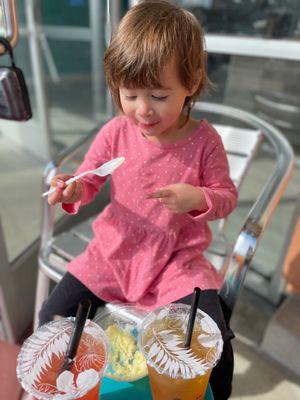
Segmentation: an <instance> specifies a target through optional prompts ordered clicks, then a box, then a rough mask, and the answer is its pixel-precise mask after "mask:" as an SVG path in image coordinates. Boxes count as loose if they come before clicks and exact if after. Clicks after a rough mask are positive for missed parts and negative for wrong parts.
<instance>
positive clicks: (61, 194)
mask: <svg viewBox="0 0 300 400" xmlns="http://www.w3.org/2000/svg"><path fill="white" fill-rule="evenodd" d="M70 178H72V175H67V174H59V175H56V176H55V177H54V178H53V179H52V180H51V186H50V189H52V188H53V187H54V188H55V189H56V190H55V192H54V193H50V194H49V196H48V203H49V204H50V206H53V205H55V204H57V203H75V202H76V201H79V200H81V199H82V197H83V184H82V183H81V182H80V181H76V182H73V183H70V184H69V185H67V186H66V184H65V182H66V181H67V180H68V179H70Z"/></svg>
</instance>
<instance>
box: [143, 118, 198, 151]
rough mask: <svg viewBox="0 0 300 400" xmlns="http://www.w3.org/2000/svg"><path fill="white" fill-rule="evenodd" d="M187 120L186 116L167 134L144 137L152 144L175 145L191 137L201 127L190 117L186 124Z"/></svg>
mask: <svg viewBox="0 0 300 400" xmlns="http://www.w3.org/2000/svg"><path fill="white" fill-rule="evenodd" d="M185 119H186V116H182V117H180V118H179V119H178V121H177V123H176V125H175V126H174V127H173V128H171V129H170V130H169V131H167V132H162V133H161V134H160V135H158V136H147V135H144V136H145V137H146V139H148V140H150V141H151V142H157V143H162V144H168V143H175V142H177V141H179V140H181V139H184V138H186V137H188V136H190V135H191V134H192V133H193V132H194V131H195V129H196V128H197V127H198V126H199V121H197V120H195V119H192V118H190V117H189V118H188V120H187V122H186V123H184V122H185Z"/></svg>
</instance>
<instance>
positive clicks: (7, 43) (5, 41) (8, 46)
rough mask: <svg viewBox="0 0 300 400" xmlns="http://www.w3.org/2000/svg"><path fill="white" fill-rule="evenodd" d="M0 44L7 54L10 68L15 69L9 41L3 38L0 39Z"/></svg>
mask: <svg viewBox="0 0 300 400" xmlns="http://www.w3.org/2000/svg"><path fill="white" fill-rule="evenodd" d="M0 43H1V44H2V45H3V46H4V48H5V50H6V51H5V52H8V53H9V57H10V59H11V65H12V67H15V66H16V65H15V60H14V54H13V51H12V48H11V45H10V43H9V41H8V40H7V39H5V38H3V37H0Z"/></svg>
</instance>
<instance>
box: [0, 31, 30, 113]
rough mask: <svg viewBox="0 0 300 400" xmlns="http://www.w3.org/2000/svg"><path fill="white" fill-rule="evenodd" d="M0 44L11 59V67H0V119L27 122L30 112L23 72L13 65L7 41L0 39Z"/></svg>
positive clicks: (11, 53) (12, 57)
mask: <svg viewBox="0 0 300 400" xmlns="http://www.w3.org/2000/svg"><path fill="white" fill-rule="evenodd" d="M0 43H1V44H2V45H3V46H4V48H5V50H6V52H8V54H9V56H10V59H11V66H2V65H1V66H0V118H3V119H9V120H13V121H27V120H28V119H30V118H31V117H32V111H31V106H30V99H29V95H28V90H27V86H26V83H25V79H24V75H23V72H22V70H21V69H20V68H18V67H17V66H16V64H15V61H14V56H13V51H12V48H11V45H10V43H9V41H8V40H6V39H5V38H1V37H0Z"/></svg>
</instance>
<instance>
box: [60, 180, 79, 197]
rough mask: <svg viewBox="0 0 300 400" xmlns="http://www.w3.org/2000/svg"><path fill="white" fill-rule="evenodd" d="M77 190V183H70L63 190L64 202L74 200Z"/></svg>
mask: <svg viewBox="0 0 300 400" xmlns="http://www.w3.org/2000/svg"><path fill="white" fill-rule="evenodd" d="M75 189H76V183H75V182H73V183H70V184H69V185H68V186H66V187H65V188H64V189H63V192H62V195H63V201H64V200H66V201H68V200H70V199H71V198H72V196H73V195H74V192H75Z"/></svg>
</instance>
